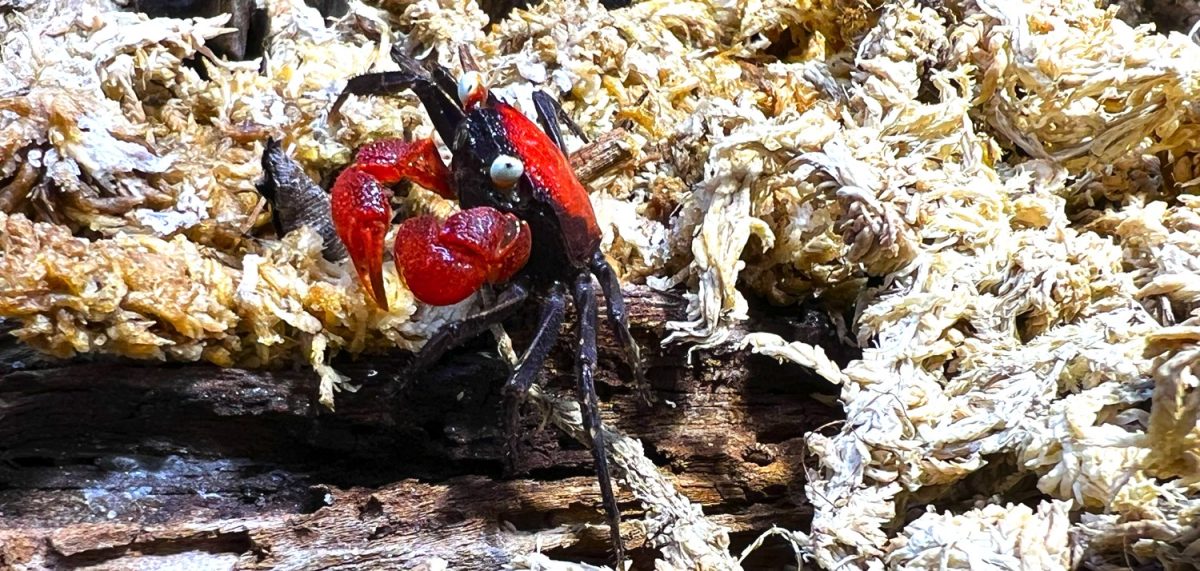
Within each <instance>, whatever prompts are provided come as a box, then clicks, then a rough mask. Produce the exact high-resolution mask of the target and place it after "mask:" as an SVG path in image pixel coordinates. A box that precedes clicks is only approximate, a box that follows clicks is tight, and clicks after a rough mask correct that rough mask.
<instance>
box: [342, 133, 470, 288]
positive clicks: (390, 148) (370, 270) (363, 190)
mask: <svg viewBox="0 0 1200 571" xmlns="http://www.w3.org/2000/svg"><path fill="white" fill-rule="evenodd" d="M450 178H451V177H450V170H449V169H448V168H446V163H444V162H442V157H441V155H439V154H438V150H437V146H436V145H435V144H434V142H433V140H432V139H419V140H416V141H412V142H409V141H403V140H400V139H385V140H382V141H376V142H374V143H370V144H368V145H365V146H363V147H362V148H361V149H360V150H359V151H358V154H357V155H356V156H355V158H354V162H353V163H352V164H351V165H350V166H348V167H346V170H344V171H342V173H341V174H339V175H338V178H337V181H336V182H334V184H333V191H332V197H331V204H330V210H331V211H332V212H331V214H332V216H333V225H334V228H335V229H336V230H337V234H338V237H339V238H341V239H342V243H343V244H345V245H346V251H347V252H348V253H349V254H350V259H351V260H353V261H354V269H355V270H356V271H357V272H358V279H359V282H360V283H362V286H363V289H365V290H366V292H367V295H368V296H370V297H371V298H372V299H374V300H375V303H376V305H378V306H379V307H380V308H381V309H385V310H386V309H387V291H386V290H385V289H384V286H383V242H384V238H385V237H386V236H387V232H388V229H389V228H391V225H392V205H391V203H390V202H389V198H390V196H391V191H390V190H388V188H387V185H392V184H395V183H398V182H400V181H401V180H404V179H409V180H411V181H413V182H415V183H417V184H419V185H421V186H423V187H425V188H428V189H430V190H432V191H434V192H436V193H438V194H439V195H441V196H443V197H447V198H453V197H454V192H453V191H452V190H451V188H450Z"/></svg>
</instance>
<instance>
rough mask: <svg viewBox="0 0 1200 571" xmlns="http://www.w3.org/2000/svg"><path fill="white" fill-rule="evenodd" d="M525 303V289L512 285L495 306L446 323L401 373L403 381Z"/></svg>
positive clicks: (497, 300)
mask: <svg viewBox="0 0 1200 571" xmlns="http://www.w3.org/2000/svg"><path fill="white" fill-rule="evenodd" d="M527 299H529V288H528V286H526V285H525V284H524V283H522V282H519V281H517V282H512V284H510V285H509V286H508V288H507V289H505V290H504V291H502V292H500V295H499V296H498V297H497V298H496V303H495V305H493V306H492V307H489V308H488V309H485V310H483V311H480V312H479V313H476V314H474V315H471V316H469V317H466V318H463V319H462V320H460V321H456V322H454V323H450V324H448V325H446V326H444V327H442V328H441V329H439V330H438V332H437V333H434V334H433V337H431V338H430V339H429V341H428V342H426V343H425V346H424V347H422V348H421V351H420V352H419V353H417V356H416V358H415V359H413V361H412V363H410V364H409V365H408V367H407V369H406V371H405V373H406V374H405V375H403V376H404V377H408V376H409V375H408V373H417V374H420V373H421V372H423V371H424V370H425V369H427V368H429V366H430V365H432V364H433V363H435V362H437V360H438V359H440V358H441V357H442V355H444V354H445V353H446V351H449V350H450V349H453V348H455V347H457V346H459V345H461V344H462V343H463V342H465V341H467V340H469V339H471V338H473V337H475V336H477V335H479V334H481V333H483V332H484V331H487V329H488V328H489V327H491V326H493V325H495V324H497V323H500V322H501V321H504V320H505V319H507V318H508V317H509V316H511V315H512V314H513V313H516V311H517V310H518V309H520V308H521V305H522V304H523V303H524V302H525V300H527Z"/></svg>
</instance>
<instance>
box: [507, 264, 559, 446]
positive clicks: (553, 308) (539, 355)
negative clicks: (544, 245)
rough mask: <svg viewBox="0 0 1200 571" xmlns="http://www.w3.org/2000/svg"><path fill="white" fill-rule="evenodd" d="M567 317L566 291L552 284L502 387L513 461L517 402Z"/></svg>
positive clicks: (518, 418)
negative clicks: (533, 330)
mask: <svg viewBox="0 0 1200 571" xmlns="http://www.w3.org/2000/svg"><path fill="white" fill-rule="evenodd" d="M566 314H567V291H566V287H565V286H563V284H561V283H557V282H555V284H554V285H553V286H551V288H550V291H549V292H547V294H546V296H545V299H544V300H543V301H542V315H541V318H539V319H538V328H537V334H536V335H534V337H533V341H532V342H530V343H529V347H528V348H527V349H525V354H524V355H522V356H521V360H520V361H518V362H517V366H516V370H515V371H514V372H513V374H512V376H511V377H509V378H508V382H507V383H505V385H504V405H505V409H506V412H507V420H506V423H507V424H506V426H505V429H506V432H507V436H508V453H509V456H510V458H515V454H516V452H517V437H518V431H517V428H518V426H517V425H518V423H519V421H520V409H521V403H522V402H524V400H525V393H526V392H527V391H529V387H530V386H532V385H533V383H534V381H536V380H537V376H538V373H539V372H541V370H542V363H543V362H545V360H546V356H547V355H549V354H550V349H551V348H553V347H554V342H555V341H557V340H558V331H559V328H561V327H562V322H563V319H564V318H565V317H566Z"/></svg>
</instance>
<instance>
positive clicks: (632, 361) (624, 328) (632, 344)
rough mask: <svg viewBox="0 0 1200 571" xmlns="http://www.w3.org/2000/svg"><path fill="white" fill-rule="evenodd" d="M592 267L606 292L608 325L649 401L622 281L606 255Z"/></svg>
mask: <svg viewBox="0 0 1200 571" xmlns="http://www.w3.org/2000/svg"><path fill="white" fill-rule="evenodd" d="M590 265H591V269H592V273H593V274H595V275H596V279H598V280H599V281H600V289H601V290H603V291H604V300H605V301H606V302H607V303H606V305H607V309H608V325H609V327H611V328H612V330H613V333H616V335H617V338H618V339H620V340H621V345H622V346H623V347H624V348H625V359H626V360H627V361H628V362H629V367H630V368H631V369H633V379H634V383H635V384H636V387H635V388H636V390H637V391H638V392H640V393H642V398H643V399H645V400H647V401H649V389H650V384H649V383H648V382H647V381H646V377H645V373H644V371H643V369H642V356H641V351H639V350H638V344H637V341H634V339H633V334H632V333H630V332H629V312H628V311H627V310H626V309H625V295H624V294H622V293H621V280H620V278H618V277H617V273H616V272H615V271H613V269H612V266H610V265H609V264H608V260H606V259H604V254H603V253H601V252H599V251H597V252H596V255H595V256H593V257H592V260H591V262H590Z"/></svg>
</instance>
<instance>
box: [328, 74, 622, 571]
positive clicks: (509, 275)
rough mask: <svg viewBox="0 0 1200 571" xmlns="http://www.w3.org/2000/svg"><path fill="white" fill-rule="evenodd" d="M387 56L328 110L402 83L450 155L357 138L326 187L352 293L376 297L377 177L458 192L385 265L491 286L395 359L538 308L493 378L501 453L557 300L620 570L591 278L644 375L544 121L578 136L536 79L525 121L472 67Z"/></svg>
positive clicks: (387, 220) (445, 282) (422, 284)
mask: <svg viewBox="0 0 1200 571" xmlns="http://www.w3.org/2000/svg"><path fill="white" fill-rule="evenodd" d="M397 61H398V62H400V63H401V67H402V68H407V69H402V70H400V71H388V72H380V73H370V74H366V75H361V76H357V77H354V78H352V79H350V80H349V82H348V83H347V85H346V87H345V89H344V90H343V91H342V93H341V95H340V96H339V97H338V99H337V101H336V102H335V103H334V107H333V113H336V112H337V111H338V110H339V109H340V107H341V105H342V104H343V103H344V102H345V100H346V98H347V97H348V96H350V95H358V96H365V95H386V94H393V93H398V92H401V91H404V90H412V91H413V92H414V93H415V94H416V95H417V97H418V98H419V99H420V101H421V103H422V105H423V106H424V107H425V110H426V112H427V113H428V114H429V116H430V118H431V119H432V122H433V125H434V127H435V129H436V131H437V133H438V136H439V137H440V138H441V139H442V141H443V142H444V143H445V144H446V145H447V146H448V147H449V149H450V151H451V153H452V157H453V159H452V160H451V163H450V165H449V166H447V165H446V164H445V162H444V161H443V160H442V158H441V155H440V154H439V151H438V148H437V145H436V144H435V143H434V141H433V139H418V140H415V141H406V140H400V139H388V140H382V141H376V142H373V143H370V144H368V145H366V146H364V147H362V148H361V149H360V150H359V151H358V152H357V154H356V156H355V159H354V162H353V163H351V164H350V165H349V166H348V167H346V169H345V170H343V171H342V172H341V174H339V175H338V178H337V179H336V181H335V182H334V185H333V189H332V215H333V220H334V225H335V227H336V229H337V232H338V235H339V236H340V238H341V240H342V241H343V242H344V243H345V245H346V248H347V250H348V252H349V253H350V256H351V258H352V259H353V261H354V265H355V268H356V270H357V272H358V274H359V278H360V280H359V281H360V283H361V285H362V287H363V289H364V290H365V292H366V295H368V296H370V297H371V298H372V299H374V300H375V302H376V303H377V304H378V305H380V306H381V307H386V304H387V297H386V292H385V291H384V289H383V288H384V282H383V279H382V264H383V253H384V251H383V248H384V240H385V236H386V234H387V232H388V230H389V229H390V228H391V221H392V210H391V204H390V200H389V199H390V197H391V192H390V190H389V187H390V186H391V185H394V184H396V183H398V182H400V181H402V180H408V181H411V182H413V183H416V184H418V185H421V186H423V187H425V188H428V189H430V190H432V191H434V192H436V193H438V194H439V195H441V196H443V197H446V198H451V199H457V200H458V202H459V205H460V206H461V208H462V210H461V211H459V212H458V213H456V214H454V215H452V216H450V217H449V218H448V219H446V220H445V221H441V220H438V219H436V218H433V217H430V216H420V217H414V218H409V219H406V220H404V221H403V222H402V223H401V224H400V227H399V228H398V229H397V232H396V239H395V242H394V244H393V259H394V261H395V264H396V268H397V271H398V273H399V274H400V275H401V276H403V278H404V281H405V283H406V284H407V285H408V287H409V289H410V290H412V292H413V294H414V296H415V297H416V298H417V299H418V300H420V301H422V302H425V303H429V304H435V305H447V304H453V303H457V302H459V301H462V300H464V299H466V298H467V297H469V296H470V295H472V294H473V293H475V292H476V291H478V290H479V289H481V288H483V287H490V288H493V290H494V291H495V293H496V295H495V301H494V303H492V304H491V306H490V307H487V308H485V309H482V310H480V311H478V312H477V313H475V314H473V315H470V316H468V317H466V318H464V319H463V320H461V321H458V322H455V323H452V324H449V325H447V326H445V327H444V328H443V329H441V330H440V331H438V332H436V333H435V334H434V335H433V336H432V337H431V338H430V340H429V341H428V342H427V343H426V345H425V346H424V347H423V348H422V350H421V351H420V352H419V353H418V354H417V355H416V357H415V359H414V362H413V363H412V364H411V365H410V366H409V368H408V370H409V371H421V370H424V369H425V368H427V366H428V365H430V364H432V363H433V362H435V361H436V360H437V359H439V358H440V357H441V356H442V355H443V354H444V353H445V352H446V351H447V350H449V349H451V348H453V347H455V346H457V345H459V344H461V343H463V342H465V341H467V340H469V339H471V338H473V337H475V336H477V335H479V334H481V333H483V332H485V331H487V330H488V329H489V328H490V327H491V326H492V325H495V324H497V323H500V322H501V321H503V320H504V319H506V318H508V317H509V316H511V315H513V314H515V313H516V312H517V311H518V310H520V309H521V308H522V307H525V306H526V305H527V304H529V303H534V304H536V305H537V306H539V307H540V317H539V319H538V328H537V332H536V334H535V335H534V337H533V339H532V341H531V342H530V345H529V347H527V348H526V349H525V352H524V354H523V355H522V356H521V358H520V360H519V361H518V362H517V363H516V366H515V368H514V370H513V373H512V375H511V376H510V377H509V379H508V382H507V383H506V385H505V388H504V398H505V401H506V409H507V418H506V424H507V429H508V433H509V442H508V443H509V450H510V453H512V451H513V449H514V448H515V442H514V434H515V431H516V425H517V415H518V409H519V405H520V403H521V401H522V399H523V398H524V395H525V394H526V392H527V391H528V389H529V388H530V386H531V385H532V384H533V383H534V382H535V380H536V379H537V377H538V373H539V372H540V370H541V368H542V365H543V362H544V361H545V359H546V357H547V356H548V354H549V353H550V350H551V348H552V346H553V345H554V343H555V341H556V339H557V337H558V335H559V329H560V327H561V325H562V323H563V321H564V319H565V317H566V313H567V305H568V300H571V301H572V302H573V305H574V307H575V310H576V316H577V318H576V332H577V335H578V338H579V339H578V344H577V347H578V351H577V353H576V363H575V374H576V390H577V391H578V395H579V398H580V405H581V410H582V416H583V424H584V429H585V431H586V433H587V434H588V435H589V437H590V439H591V443H590V444H591V450H592V458H593V461H594V463H595V470H596V474H597V477H598V479H599V484H600V491H601V496H602V498H603V501H604V508H605V511H606V513H607V516H608V523H609V526H610V537H611V539H612V543H613V549H614V551H615V558H616V560H617V565H618V568H620V566H621V564H622V560H623V558H624V548H623V545H622V542H621V536H620V527H619V523H620V513H619V511H618V506H617V502H616V498H615V496H614V494H613V490H612V481H611V478H610V476H609V469H608V460H607V456H606V453H605V445H604V441H605V438H604V432H603V430H602V429H601V423H600V415H599V408H598V404H597V398H596V389H595V384H594V379H593V377H594V372H595V368H596V363H597V354H596V329H597V320H598V315H597V314H598V307H597V306H598V303H597V292H596V283H597V282H598V283H599V287H600V289H601V290H602V291H603V293H604V297H605V299H606V301H607V314H608V322H609V324H610V326H611V328H612V330H613V331H614V333H615V334H616V336H617V338H618V339H619V340H620V341H621V343H622V345H623V347H624V350H625V353H626V358H627V360H628V361H629V365H630V367H631V368H632V369H633V373H634V376H635V382H636V383H637V386H638V387H639V389H642V388H644V387H645V386H646V385H645V380H644V377H643V374H642V368H641V362H640V357H639V352H638V347H637V344H636V343H635V342H634V340H633V336H632V335H631V334H630V332H629V325H628V318H627V315H626V310H625V301H624V298H623V297H622V293H621V282H620V280H619V278H618V276H617V274H616V272H615V271H614V270H613V268H612V267H611V266H610V265H609V263H608V261H607V260H606V258H605V256H604V254H603V252H602V251H601V249H600V243H601V233H600V228H599V225H598V224H597V223H596V217H595V213H594V212H593V209H592V204H591V200H590V198H589V196H588V193H587V190H586V189H585V188H584V186H583V185H582V184H581V183H580V182H579V180H578V178H577V177H576V176H575V173H574V172H573V171H572V169H571V166H570V163H569V162H568V159H567V152H568V151H567V146H566V144H565V141H564V139H563V136H562V133H561V131H560V130H559V127H558V121H559V120H560V119H562V120H564V122H565V123H566V124H567V126H568V127H570V128H571V129H572V130H573V131H575V132H576V133H577V134H578V135H580V136H581V137H582V132H581V131H580V130H579V128H578V127H577V126H576V125H574V124H573V123H571V122H570V121H569V119H568V118H567V116H566V114H565V113H564V112H563V110H562V108H561V107H560V106H559V105H558V103H557V101H555V100H554V99H553V98H551V97H550V96H548V95H546V94H545V93H542V92H540V91H539V92H536V93H535V94H534V96H533V101H534V106H535V109H536V111H537V117H538V123H540V125H541V127H540V128H539V126H538V124H537V123H534V122H533V121H531V120H530V119H529V118H527V117H526V116H525V115H524V114H522V113H521V112H520V111H519V110H517V108H516V107H514V106H512V105H510V104H508V103H506V102H504V101H501V100H499V99H498V98H497V97H495V96H494V95H493V94H492V93H490V92H489V90H488V89H487V87H486V86H485V85H484V82H483V77H482V75H481V74H480V73H479V72H477V71H467V72H466V73H464V74H463V75H462V77H461V78H460V79H459V80H458V81H455V80H454V79H453V78H452V77H451V76H450V74H449V72H448V71H446V70H445V69H443V68H441V67H434V68H433V69H432V71H430V72H429V73H425V72H424V71H423V70H420V69H419V67H418V66H417V65H416V64H415V62H412V61H411V60H405V59H404V58H402V57H398V58H397Z"/></svg>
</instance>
